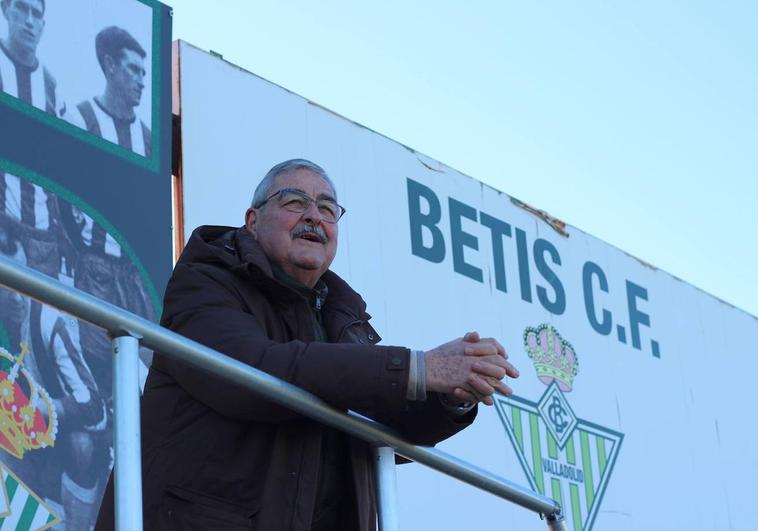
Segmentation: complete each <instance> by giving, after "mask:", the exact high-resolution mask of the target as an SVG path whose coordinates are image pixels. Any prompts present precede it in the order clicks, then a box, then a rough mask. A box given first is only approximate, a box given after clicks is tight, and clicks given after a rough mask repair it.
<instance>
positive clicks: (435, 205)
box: [407, 179, 445, 263]
mask: <svg viewBox="0 0 758 531" xmlns="http://www.w3.org/2000/svg"><path fill="white" fill-rule="evenodd" d="M407 181H408V217H409V219H410V224H411V251H412V252H413V254H415V255H416V256H419V257H421V258H424V259H425V260H429V261H430V262H434V263H439V262H442V260H444V259H445V238H444V236H442V231H441V230H440V229H439V227H437V224H438V223H439V222H440V219H442V208H441V206H440V201H439V199H437V195H436V194H435V193H434V191H433V190H432V189H431V188H428V187H426V186H424V185H423V184H421V183H418V182H416V181H414V180H413V179H407ZM422 198H423V199H424V200H425V201H426V203H427V205H429V212H428V213H426V214H424V213H422V212H421V199H422ZM424 227H426V228H427V230H428V231H429V233H430V234H431V235H432V242H431V246H430V247H425V246H424V232H423V229H424Z"/></svg>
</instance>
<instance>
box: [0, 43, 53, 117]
mask: <svg viewBox="0 0 758 531" xmlns="http://www.w3.org/2000/svg"><path fill="white" fill-rule="evenodd" d="M0 90H2V91H3V92H5V93H7V94H10V95H11V96H13V97H14V98H18V99H20V100H21V101H24V102H26V103H28V104H30V105H34V106H35V107H37V108H38V109H42V110H43V111H45V112H47V113H49V114H52V115H54V116H63V115H64V114H65V112H66V105H65V103H64V102H63V101H61V98H60V97H59V95H58V89H57V84H56V81H55V78H54V77H53V76H52V74H51V73H50V71H49V70H48V69H47V68H45V67H44V66H43V65H42V64H41V63H40V62H39V61H37V66H36V67H34V68H29V67H28V66H25V65H22V64H21V63H17V62H16V61H14V60H13V59H12V58H11V57H10V56H9V55H8V52H7V51H6V49H5V47H4V46H2V44H0Z"/></svg>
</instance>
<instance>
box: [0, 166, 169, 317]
mask: <svg viewBox="0 0 758 531" xmlns="http://www.w3.org/2000/svg"><path fill="white" fill-rule="evenodd" d="M0 170H1V171H4V172H6V173H10V174H11V175H16V176H17V177H23V178H24V179H27V180H29V181H31V182H33V183H34V184H37V185H39V186H41V187H43V188H45V189H46V190H49V191H51V192H53V193H54V194H56V195H57V196H58V197H60V198H62V199H64V200H66V201H68V202H69V203H71V204H72V205H74V206H76V207H77V208H78V209H79V210H81V211H82V212H85V213H86V214H87V215H88V216H90V217H91V218H92V219H93V220H94V221H95V222H97V223H98V224H99V225H100V226H101V227H103V228H104V229H105V230H106V232H107V233H108V234H110V235H111V236H112V237H113V239H114V240H116V242H117V243H118V244H119V245H120V246H121V248H122V249H123V250H124V251H126V255H127V256H128V257H129V259H130V260H131V262H132V264H133V265H134V267H135V268H136V269H137V272H138V273H139V275H140V277H141V278H142V280H143V281H144V282H145V288H146V289H147V294H148V297H150V302H151V303H152V304H153V308H154V309H155V314H156V317H157V318H158V319H160V315H161V314H162V313H163V307H162V304H161V299H160V297H159V296H158V291H157V290H156V289H155V284H153V281H152V279H151V278H150V275H148V273H147V269H145V266H144V264H143V263H142V260H140V258H139V256H137V253H135V252H134V249H132V246H131V245H129V242H127V241H126V239H125V238H124V237H123V236H122V235H121V233H120V232H118V231H117V230H116V228H115V227H114V226H113V225H112V224H111V223H110V222H109V221H108V220H107V219H106V218H105V217H104V216H103V215H102V214H100V212H99V211H97V210H96V209H95V208H93V207H92V206H90V205H89V204H88V203H87V202H86V201H84V200H83V199H82V198H80V197H79V196H78V195H76V194H75V193H73V192H71V191H70V190H68V189H67V188H64V187H63V186H61V185H60V184H59V183H57V182H55V181H53V180H51V179H48V178H46V177H43V176H42V175H39V174H37V173H34V172H33V171H31V170H27V169H26V168H24V167H23V166H19V165H18V164H14V163H13V162H10V161H9V160H5V159H2V158H0Z"/></svg>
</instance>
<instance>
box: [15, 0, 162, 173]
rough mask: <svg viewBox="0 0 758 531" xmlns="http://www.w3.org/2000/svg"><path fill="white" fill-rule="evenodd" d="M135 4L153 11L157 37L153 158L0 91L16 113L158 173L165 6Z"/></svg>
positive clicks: (153, 1)
mask: <svg viewBox="0 0 758 531" xmlns="http://www.w3.org/2000/svg"><path fill="white" fill-rule="evenodd" d="M135 1H137V2H139V3H141V4H145V5H146V6H147V7H149V8H151V9H152V10H153V32H152V33H153V57H152V60H153V66H152V68H153V75H152V84H153V87H152V88H153V93H152V95H151V97H152V108H151V113H152V116H151V134H152V138H153V143H152V152H151V153H150V158H147V157H143V156H142V155H137V154H136V153H134V152H133V151H132V150H130V149H126V148H123V147H121V146H119V145H118V144H114V143H113V142H109V141H108V140H105V139H103V138H100V137H99V136H97V135H94V134H92V133H90V132H89V131H87V130H86V129H82V128H80V127H78V126H76V125H74V124H71V123H69V122H67V121H66V120H65V119H64V118H59V117H57V116H52V115H50V114H48V113H47V112H45V111H43V110H42V109H38V108H37V107H35V106H34V105H29V104H28V103H25V102H23V101H21V100H19V99H18V98H14V97H13V96H11V95H9V94H6V93H5V92H2V91H0V102H3V103H5V104H7V105H8V106H9V107H13V108H14V109H16V110H18V111H21V112H22V113H24V114H26V115H28V116H30V117H32V118H34V119H36V120H39V121H41V122H43V123H45V124H47V125H49V126H52V127H54V128H56V129H58V130H59V131H61V132H63V133H66V134H68V135H70V136H73V137H76V138H78V139H79V140H83V141H84V142H87V143H89V144H92V145H93V146H95V147H98V148H100V149H102V150H103V151H106V152H108V153H111V154H113V155H116V156H119V157H121V158H123V159H126V160H128V161H130V162H132V163H134V164H136V165H138V166H141V167H143V168H146V169H147V170H150V171H152V172H156V173H157V172H158V171H160V161H161V149H162V147H163V146H162V144H163V143H162V141H161V138H162V136H161V119H160V118H161V109H162V105H163V102H162V101H161V97H160V96H161V82H162V76H161V65H160V60H161V57H163V50H162V49H161V17H160V12H161V11H160V6H161V4H160V3H159V2H158V1H157V0H135Z"/></svg>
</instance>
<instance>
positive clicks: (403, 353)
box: [153, 265, 410, 422]
mask: <svg viewBox="0 0 758 531" xmlns="http://www.w3.org/2000/svg"><path fill="white" fill-rule="evenodd" d="M233 290H234V288H232V287H228V286H227V285H225V283H223V282H222V281H220V280H219V279H218V278H217V277H216V276H215V275H214V274H212V273H211V272H209V271H206V270H204V269H201V268H197V267H194V266H191V265H179V266H177V268H176V269H175V271H174V274H173V276H172V278H171V281H170V283H169V287H168V289H167V291H166V298H165V304H164V317H163V321H162V324H163V325H164V326H166V327H167V328H169V329H171V330H173V331H174V332H177V333H179V334H181V335H183V336H185V337H187V338H189V339H192V340H195V341H197V342H199V343H202V344H204V345H206V346H208V347H210V348H212V349H215V350H217V351H219V352H221V353H223V354H226V355H228V356H231V357H232V358H234V359H236V360H239V361H241V362H243V363H246V364H248V365H250V366H252V367H255V368H257V369H260V370H262V371H264V372H266V373H268V374H271V375H273V376H276V377H277V378H280V379H282V380H284V381H287V382H289V383H291V384H294V385H296V386H298V387H300V388H302V389H304V390H306V391H309V392H311V393H313V394H315V395H317V396H319V397H321V398H322V399H324V400H325V401H327V402H329V403H330V404H332V405H334V406H335V407H338V408H341V409H354V410H356V411H360V410H366V409H369V408H371V409H378V410H382V411H392V410H403V409H405V408H406V406H407V401H406V399H405V396H406V391H407V385H408V362H409V356H410V354H409V351H408V349H405V348H401V347H380V346H375V345H356V344H346V343H319V342H312V343H305V342H302V341H290V342H286V343H277V342H275V341H272V340H271V339H269V338H268V337H267V335H266V332H265V330H264V329H263V327H262V325H261V323H259V322H258V320H257V319H256V317H255V316H254V315H252V314H250V313H248V312H247V311H245V309H244V306H243V302H242V300H241V298H240V296H239V295H238V294H236V293H235V292H234V291H233ZM153 365H154V368H155V369H157V370H158V371H161V372H165V373H168V374H169V375H170V376H172V377H173V378H174V379H175V380H176V382H177V383H178V384H179V385H180V386H181V387H182V388H183V389H184V390H185V391H186V392H187V393H188V394H189V395H191V396H192V397H193V398H195V399H196V400H198V401H200V402H202V403H204V404H206V405H207V406H209V407H211V408H213V409H214V410H216V411H218V412H219V413H221V414H222V415H225V416H228V417H231V418H235V419H238V420H244V421H263V422H280V421H286V420H290V419H294V418H298V417H299V416H300V415H299V414H298V413H296V412H293V411H291V410H289V409H287V408H284V407H281V406H278V405H276V404H275V403H273V402H271V401H268V400H266V399H263V398H262V397H261V396H260V395H258V394H256V393H255V392H254V391H252V390H250V389H249V388H247V387H245V386H242V385H239V384H235V383H232V382H229V381H228V380H226V379H224V378H221V377H217V376H214V375H212V374H211V373H209V372H206V371H204V370H201V369H199V368H196V367H194V366H191V365H189V364H187V363H185V362H182V361H179V360H177V359H170V358H168V357H167V356H165V355H163V354H160V353H156V356H155V359H154V361H153Z"/></svg>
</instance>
